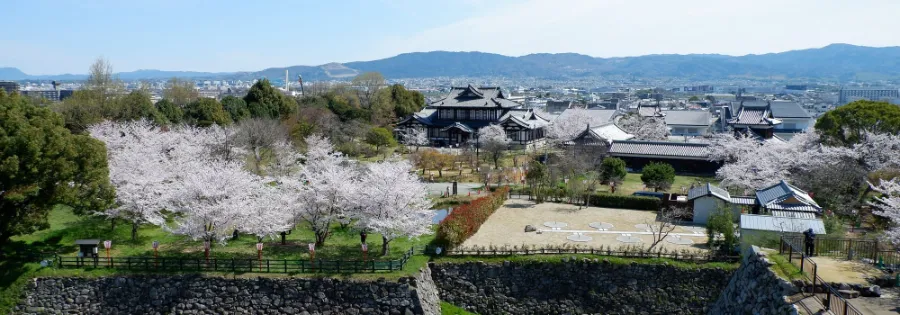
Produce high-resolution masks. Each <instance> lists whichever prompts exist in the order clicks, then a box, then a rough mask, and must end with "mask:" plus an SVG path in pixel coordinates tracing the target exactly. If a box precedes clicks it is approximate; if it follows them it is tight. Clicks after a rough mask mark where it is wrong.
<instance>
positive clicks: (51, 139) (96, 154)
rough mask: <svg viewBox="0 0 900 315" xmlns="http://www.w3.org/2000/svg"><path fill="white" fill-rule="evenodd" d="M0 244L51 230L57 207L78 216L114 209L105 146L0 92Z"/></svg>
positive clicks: (22, 100) (50, 114)
mask: <svg viewBox="0 0 900 315" xmlns="http://www.w3.org/2000/svg"><path fill="white" fill-rule="evenodd" d="M0 189H2V190H0V246H2V245H3V244H4V243H6V242H7V241H8V240H9V238H10V237H12V236H14V235H21V234H29V233H32V232H34V231H37V230H40V229H45V228H48V227H49V224H48V222H47V214H48V213H49V211H50V210H51V209H52V208H53V207H54V206H55V205H57V204H64V205H68V206H71V207H73V208H74V209H75V211H76V213H82V212H87V211H92V210H105V209H107V208H108V207H110V206H111V205H112V200H113V198H114V191H113V189H112V188H111V186H110V184H109V170H108V168H107V163H106V149H105V148H104V146H103V143H102V142H100V141H97V140H95V139H92V138H90V137H88V136H86V135H74V134H72V133H71V132H70V131H69V130H68V129H66V127H65V124H64V122H63V119H62V117H61V116H60V115H58V114H56V113H53V112H51V111H50V110H49V109H47V108H43V107H37V106H34V105H33V104H32V103H30V102H29V101H28V100H27V99H25V98H22V97H19V96H17V95H13V96H7V95H6V94H5V93H4V92H2V91H0Z"/></svg>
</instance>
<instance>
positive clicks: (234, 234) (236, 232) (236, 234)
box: [231, 229, 241, 241]
mask: <svg viewBox="0 0 900 315" xmlns="http://www.w3.org/2000/svg"><path fill="white" fill-rule="evenodd" d="M239 236H241V235H240V233H238V230H237V229H234V231H233V232H231V240H232V241H234V240H237V239H238V237H239Z"/></svg>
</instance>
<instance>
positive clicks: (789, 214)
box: [772, 210, 816, 219]
mask: <svg viewBox="0 0 900 315" xmlns="http://www.w3.org/2000/svg"><path fill="white" fill-rule="evenodd" d="M772 216H775V217H784V218H796V219H815V218H816V214H815V213H813V212H803V211H780V210H776V211H772Z"/></svg>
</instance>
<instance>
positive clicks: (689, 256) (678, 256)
mask: <svg viewBox="0 0 900 315" xmlns="http://www.w3.org/2000/svg"><path fill="white" fill-rule="evenodd" d="M560 254H584V255H595V256H612V257H623V258H668V259H673V260H680V261H692V262H737V261H740V256H725V255H716V254H714V253H713V252H677V251H671V252H670V251H665V250H657V251H647V250H642V249H633V250H613V249H612V248H607V249H602V248H599V249H598V248H578V247H574V248H530V249H529V248H523V249H517V248H512V249H511V248H499V249H493V248H492V249H483V248H455V249H451V250H448V251H445V252H444V255H447V256H518V255H560Z"/></svg>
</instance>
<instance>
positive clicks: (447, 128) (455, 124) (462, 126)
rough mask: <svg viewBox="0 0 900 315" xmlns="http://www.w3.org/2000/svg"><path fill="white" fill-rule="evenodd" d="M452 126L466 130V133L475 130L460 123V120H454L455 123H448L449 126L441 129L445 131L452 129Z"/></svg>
mask: <svg viewBox="0 0 900 315" xmlns="http://www.w3.org/2000/svg"><path fill="white" fill-rule="evenodd" d="M452 128H457V129H459V130H462V131H464V132H467V133H473V132H475V131H474V130H472V128H469V126H466V124H463V123H461V122H455V123H453V124H452V125H450V126H447V127H444V129H441V131H447V130H450V129H452Z"/></svg>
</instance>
